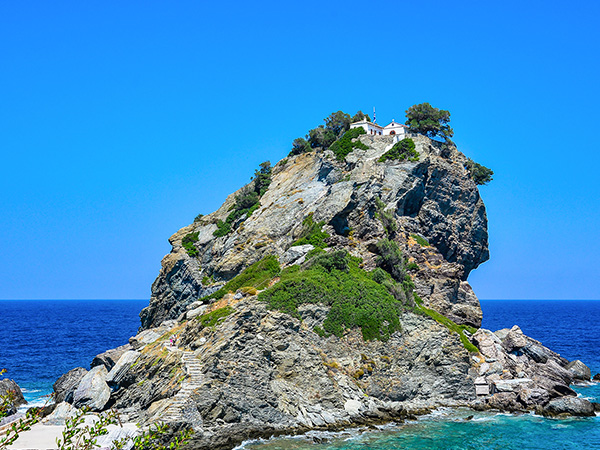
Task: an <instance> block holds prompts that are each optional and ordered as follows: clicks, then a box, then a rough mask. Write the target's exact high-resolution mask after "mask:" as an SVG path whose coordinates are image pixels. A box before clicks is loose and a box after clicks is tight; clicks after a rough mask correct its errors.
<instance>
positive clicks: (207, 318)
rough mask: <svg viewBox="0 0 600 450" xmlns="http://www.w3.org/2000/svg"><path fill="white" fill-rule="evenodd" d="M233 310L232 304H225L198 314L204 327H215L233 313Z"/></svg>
mask: <svg viewBox="0 0 600 450" xmlns="http://www.w3.org/2000/svg"><path fill="white" fill-rule="evenodd" d="M233 311H234V309H233V308H232V307H231V306H225V307H223V308H219V309H215V310H214V311H211V312H209V313H206V314H203V315H201V316H198V320H199V321H200V323H201V324H202V326H203V327H204V328H215V327H216V326H217V325H220V324H221V323H222V322H223V321H224V320H225V319H226V318H227V316H229V315H231V313H233Z"/></svg>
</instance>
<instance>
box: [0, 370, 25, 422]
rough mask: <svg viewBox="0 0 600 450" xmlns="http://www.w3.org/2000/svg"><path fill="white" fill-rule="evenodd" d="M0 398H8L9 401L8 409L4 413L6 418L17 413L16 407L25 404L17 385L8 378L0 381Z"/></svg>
mask: <svg viewBox="0 0 600 450" xmlns="http://www.w3.org/2000/svg"><path fill="white" fill-rule="evenodd" d="M0 396H3V397H8V398H9V399H10V402H9V408H8V410H7V411H6V413H7V415H8V416H10V415H12V414H15V413H16V412H17V407H19V406H21V405H26V404H27V402H26V401H25V397H23V392H21V388H20V387H19V385H18V384H17V383H16V382H15V381H14V380H11V379H9V378H5V379H3V380H0Z"/></svg>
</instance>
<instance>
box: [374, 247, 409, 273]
mask: <svg viewBox="0 0 600 450" xmlns="http://www.w3.org/2000/svg"><path fill="white" fill-rule="evenodd" d="M377 252H378V253H379V256H378V257H377V265H378V266H379V267H381V268H382V269H383V270H385V271H386V272H387V273H389V274H390V275H391V276H392V277H393V278H394V279H395V280H396V281H402V280H404V277H405V275H406V268H405V265H406V260H405V258H404V255H403V254H402V251H401V250H400V247H398V244H396V242H394V241H391V240H389V239H382V240H380V241H379V242H377Z"/></svg>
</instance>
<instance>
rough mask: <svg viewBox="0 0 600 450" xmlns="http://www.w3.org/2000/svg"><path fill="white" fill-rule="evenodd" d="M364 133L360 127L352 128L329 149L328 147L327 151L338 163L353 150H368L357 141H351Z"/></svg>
mask: <svg viewBox="0 0 600 450" xmlns="http://www.w3.org/2000/svg"><path fill="white" fill-rule="evenodd" d="M365 133H366V131H365V130H364V128H362V127H357V128H352V129H351V130H348V131H346V132H345V133H344V135H343V136H342V137H341V138H339V139H338V140H337V141H335V142H334V143H333V144H332V145H331V147H329V150H331V151H332V152H333V153H334V155H335V157H336V159H337V160H338V161H343V160H344V158H345V157H346V156H347V155H348V154H349V153H350V152H352V151H353V150H354V149H355V148H359V149H362V150H366V149H368V148H369V147H367V146H366V145H365V144H363V143H362V142H360V141H358V140H357V141H353V139H356V138H357V137H358V136H360V135H361V134H365Z"/></svg>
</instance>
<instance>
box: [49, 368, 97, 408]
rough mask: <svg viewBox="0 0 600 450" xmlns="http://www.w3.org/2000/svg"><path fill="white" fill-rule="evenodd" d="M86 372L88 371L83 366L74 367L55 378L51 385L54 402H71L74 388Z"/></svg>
mask: <svg viewBox="0 0 600 450" xmlns="http://www.w3.org/2000/svg"><path fill="white" fill-rule="evenodd" d="M87 373H88V371H87V370H86V369H84V368H83V367H76V368H75V369H71V370H69V371H68V372H67V373H65V374H64V375H62V376H61V377H60V378H59V379H58V380H56V382H55V383H54V384H53V385H52V388H53V390H54V401H55V402H56V403H61V402H68V403H73V393H74V392H75V389H77V386H79V383H80V382H81V379H82V378H83V377H84V376H85V375H86V374H87Z"/></svg>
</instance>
